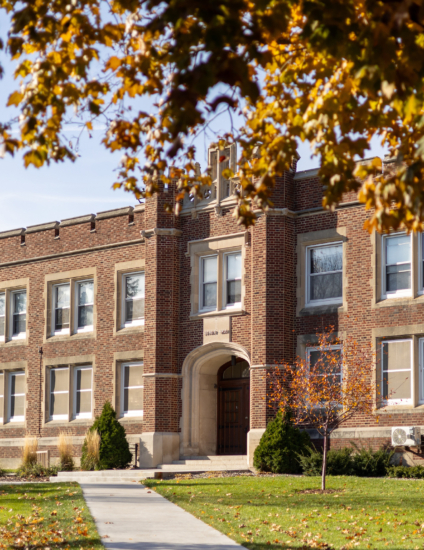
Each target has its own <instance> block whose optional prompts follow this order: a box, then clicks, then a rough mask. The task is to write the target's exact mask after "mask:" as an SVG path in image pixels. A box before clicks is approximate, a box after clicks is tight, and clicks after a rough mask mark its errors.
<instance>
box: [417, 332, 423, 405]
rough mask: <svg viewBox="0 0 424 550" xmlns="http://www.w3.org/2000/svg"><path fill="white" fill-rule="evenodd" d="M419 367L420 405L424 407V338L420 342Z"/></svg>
mask: <svg viewBox="0 0 424 550" xmlns="http://www.w3.org/2000/svg"><path fill="white" fill-rule="evenodd" d="M418 344H419V348H418V349H419V365H418V386H419V390H418V404H419V405H424V338H420V339H419V340H418Z"/></svg>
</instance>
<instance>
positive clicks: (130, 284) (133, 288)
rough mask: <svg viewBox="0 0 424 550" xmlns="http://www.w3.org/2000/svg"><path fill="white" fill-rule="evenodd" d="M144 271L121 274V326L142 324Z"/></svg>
mask: <svg viewBox="0 0 424 550" xmlns="http://www.w3.org/2000/svg"><path fill="white" fill-rule="evenodd" d="M144 284H145V281H144V273H130V274H125V275H123V298H124V299H123V303H122V309H123V311H122V319H123V323H122V326H124V327H131V326H136V325H143V324H144V299H145V288H144Z"/></svg>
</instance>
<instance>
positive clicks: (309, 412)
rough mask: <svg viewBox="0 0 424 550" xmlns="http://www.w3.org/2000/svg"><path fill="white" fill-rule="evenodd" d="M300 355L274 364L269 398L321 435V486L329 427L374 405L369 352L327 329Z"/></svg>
mask: <svg viewBox="0 0 424 550" xmlns="http://www.w3.org/2000/svg"><path fill="white" fill-rule="evenodd" d="M317 338H318V343H317V344H314V347H313V348H312V347H311V348H308V354H307V355H308V356H307V358H306V359H297V360H296V362H295V363H294V364H293V365H291V364H282V365H277V366H276V367H275V369H273V371H272V372H271V373H269V378H270V388H271V389H270V404H271V406H273V407H276V408H277V409H280V410H286V409H287V408H288V409H290V410H291V412H292V414H293V416H294V419H295V423H296V425H297V426H298V427H304V428H310V429H315V430H316V431H317V432H318V433H319V435H320V436H321V437H322V438H323V440H324V457H323V470H322V488H323V489H325V473H326V453H327V447H328V438H329V436H330V435H331V433H332V432H333V431H334V430H336V429H337V428H339V427H340V426H342V425H343V424H345V423H346V422H348V421H349V420H350V419H352V418H353V417H354V416H357V415H360V414H365V415H367V414H370V413H372V411H373V409H374V407H375V396H376V390H375V383H374V382H373V381H372V372H373V368H374V354H373V352H372V350H371V349H370V348H369V347H365V346H362V345H360V344H358V342H356V341H355V340H352V339H349V338H346V339H345V340H344V341H343V342H341V341H340V340H339V339H338V338H337V337H335V334H334V331H333V330H332V329H330V330H328V331H327V332H324V333H322V334H318V335H317Z"/></svg>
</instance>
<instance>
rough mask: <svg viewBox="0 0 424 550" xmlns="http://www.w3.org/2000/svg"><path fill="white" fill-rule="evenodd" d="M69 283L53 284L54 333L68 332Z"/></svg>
mask: <svg viewBox="0 0 424 550" xmlns="http://www.w3.org/2000/svg"><path fill="white" fill-rule="evenodd" d="M70 301H71V285H70V284H69V283H68V284H61V285H54V286H53V308H52V309H53V319H52V326H53V332H54V334H63V333H65V334H69V327H70V325H69V322H70Z"/></svg>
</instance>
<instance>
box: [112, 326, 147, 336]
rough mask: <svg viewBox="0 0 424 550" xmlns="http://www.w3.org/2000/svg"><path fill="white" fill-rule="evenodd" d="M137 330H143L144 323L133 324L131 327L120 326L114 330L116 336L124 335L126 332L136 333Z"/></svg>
mask: <svg viewBox="0 0 424 550" xmlns="http://www.w3.org/2000/svg"><path fill="white" fill-rule="evenodd" d="M139 332H144V324H143V325H134V326H133V327H122V328H120V329H119V330H117V331H116V336H125V335H127V334H137V333H139Z"/></svg>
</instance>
